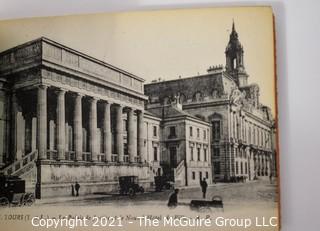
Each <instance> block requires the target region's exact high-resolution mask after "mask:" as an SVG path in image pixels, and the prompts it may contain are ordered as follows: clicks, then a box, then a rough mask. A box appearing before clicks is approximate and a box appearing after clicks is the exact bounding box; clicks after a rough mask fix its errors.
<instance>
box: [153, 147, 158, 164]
mask: <svg viewBox="0 0 320 231" xmlns="http://www.w3.org/2000/svg"><path fill="white" fill-rule="evenodd" d="M153 160H154V161H157V160H158V148H157V147H153Z"/></svg>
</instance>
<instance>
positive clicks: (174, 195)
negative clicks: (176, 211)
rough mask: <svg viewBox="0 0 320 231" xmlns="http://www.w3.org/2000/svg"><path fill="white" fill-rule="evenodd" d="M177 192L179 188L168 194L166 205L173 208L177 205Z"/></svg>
mask: <svg viewBox="0 0 320 231" xmlns="http://www.w3.org/2000/svg"><path fill="white" fill-rule="evenodd" d="M178 193H179V189H177V188H176V189H175V190H174V191H173V192H172V193H171V194H170V196H169V201H168V206H169V207H171V208H175V207H177V205H178Z"/></svg>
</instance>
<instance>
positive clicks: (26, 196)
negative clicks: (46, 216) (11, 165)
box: [0, 176, 35, 207]
mask: <svg viewBox="0 0 320 231" xmlns="http://www.w3.org/2000/svg"><path fill="white" fill-rule="evenodd" d="M25 189H26V187H25V181H24V180H22V179H20V178H19V177H15V176H0V207H8V206H22V205H27V206H30V205H32V204H33V203H34V201H35V196H34V194H33V193H28V192H26V191H25Z"/></svg>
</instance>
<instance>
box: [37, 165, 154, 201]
mask: <svg viewBox="0 0 320 231" xmlns="http://www.w3.org/2000/svg"><path fill="white" fill-rule="evenodd" d="M131 175H132V176H138V179H139V185H141V186H143V187H144V188H145V189H148V188H150V187H151V182H153V179H151V175H152V174H150V169H149V167H148V166H147V165H145V164H118V163H113V164H111V163H110V164H108V163H94V162H92V163H88V162H76V163H75V162H66V161H65V162H41V197H42V198H46V197H59V196H60V197H62V196H71V185H72V184H73V185H74V184H75V182H76V181H77V182H78V183H79V184H80V190H79V191H80V194H81V195H85V194H93V193H108V192H117V191H118V190H119V186H118V185H119V183H118V178H119V176H131Z"/></svg>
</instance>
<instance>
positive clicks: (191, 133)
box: [189, 126, 193, 137]
mask: <svg viewBox="0 0 320 231" xmlns="http://www.w3.org/2000/svg"><path fill="white" fill-rule="evenodd" d="M189 133H190V137H192V136H193V131H192V127H191V126H190V128H189Z"/></svg>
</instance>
